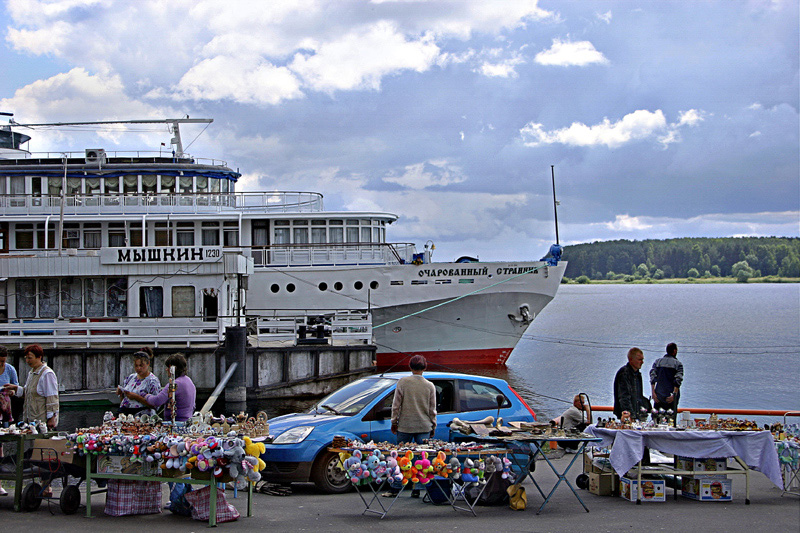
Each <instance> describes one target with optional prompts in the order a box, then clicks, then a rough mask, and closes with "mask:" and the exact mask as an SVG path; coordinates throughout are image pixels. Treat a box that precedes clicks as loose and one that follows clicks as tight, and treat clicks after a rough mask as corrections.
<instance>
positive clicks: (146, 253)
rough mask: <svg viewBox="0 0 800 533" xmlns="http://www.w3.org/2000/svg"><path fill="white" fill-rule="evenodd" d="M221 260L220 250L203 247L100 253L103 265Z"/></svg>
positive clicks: (211, 261) (136, 249)
mask: <svg viewBox="0 0 800 533" xmlns="http://www.w3.org/2000/svg"><path fill="white" fill-rule="evenodd" d="M221 258H222V249H220V248H215V247H210V248H209V247H204V246H176V247H170V246H155V247H145V248H112V249H105V250H103V251H102V255H101V258H100V259H101V262H102V263H104V264H141V263H215V262H217V261H219V260H220V259H221Z"/></svg>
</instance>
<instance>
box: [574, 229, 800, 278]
mask: <svg viewBox="0 0 800 533" xmlns="http://www.w3.org/2000/svg"><path fill="white" fill-rule="evenodd" d="M562 259H565V260H566V261H568V265H567V271H566V274H565V277H567V278H570V279H575V278H583V277H585V278H588V279H585V278H584V279H580V281H589V280H615V281H636V280H664V279H671V278H721V277H732V278H736V280H737V281H747V280H748V279H750V278H762V277H767V276H776V277H780V278H797V277H800V238H796V237H721V238H707V237H700V238H694V237H685V238H679V239H665V240H656V239H648V240H643V241H629V240H616V241H603V242H593V243H586V244H576V245H569V246H565V247H564V254H563V256H562Z"/></svg>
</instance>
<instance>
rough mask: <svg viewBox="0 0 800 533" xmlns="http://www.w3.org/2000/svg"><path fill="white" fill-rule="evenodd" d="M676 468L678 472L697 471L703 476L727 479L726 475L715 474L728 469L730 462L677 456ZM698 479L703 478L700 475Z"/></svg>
mask: <svg viewBox="0 0 800 533" xmlns="http://www.w3.org/2000/svg"><path fill="white" fill-rule="evenodd" d="M675 468H676V469H678V470H695V471H700V472H703V474H702V476H714V477H716V478H720V479H725V478H726V477H727V476H726V475H725V474H715V472H717V471H718V470H727V469H728V460H727V459H726V458H724V457H722V458H703V459H696V458H693V457H681V456H679V455H676V456H675ZM697 477H698V478H699V477H701V475H700V474H698V475H697Z"/></svg>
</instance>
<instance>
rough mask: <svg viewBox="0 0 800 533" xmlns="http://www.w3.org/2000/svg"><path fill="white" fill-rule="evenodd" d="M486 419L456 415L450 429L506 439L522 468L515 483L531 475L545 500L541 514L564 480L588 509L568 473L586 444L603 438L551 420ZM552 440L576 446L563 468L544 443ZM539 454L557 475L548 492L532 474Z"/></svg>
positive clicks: (490, 438) (496, 439)
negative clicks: (466, 419) (478, 419)
mask: <svg viewBox="0 0 800 533" xmlns="http://www.w3.org/2000/svg"><path fill="white" fill-rule="evenodd" d="M489 418H492V417H489ZM482 422H483V421H482ZM486 422H488V423H481V422H479V423H474V422H465V421H461V420H459V419H455V420H454V421H453V422H452V423H451V425H450V429H451V433H452V432H453V431H456V432H458V433H460V434H463V435H468V436H472V435H477V436H479V437H480V438H481V439H486V440H489V441H492V440H495V441H496V442H499V443H503V444H504V445H505V446H506V447H507V448H508V449H509V450H512V451H513V452H514V453H511V454H509V457H510V458H511V461H512V462H513V463H515V464H516V466H517V467H518V469H519V470H520V476H519V478H518V479H517V481H516V483H515V485H516V486H517V487H519V486H520V485H521V484H522V482H523V481H524V480H525V478H526V477H527V478H529V479H530V480H531V482H532V483H533V486H534V487H536V490H537V491H539V494H540V495H541V496H542V498H543V500H544V501H543V502H542V504H541V506H539V509H537V511H536V514H540V513H541V512H542V510H543V509H544V508H545V506H546V505H547V504H548V503H549V502H550V500H551V498H552V497H553V494H555V492H556V489H558V487H559V486H560V485H561V483H564V484H565V485H566V486H567V487H568V488H569V489H570V490H571V491H572V493H573V494H574V495H575V498H576V499H577V500H578V502H579V503H580V504H581V506H583V509H584V510H585V511H586V512H587V513H588V512H589V508H588V507H587V506H586V504H585V503H584V501H583V499H582V498H581V496H580V494H579V493H578V491H577V490H575V487H573V486H572V484H571V483H570V482H569V479H568V478H567V475H568V473H569V471H570V469H571V468H572V467H573V465H574V464H575V462H576V460H577V458H578V457H580V456H581V455H582V453H583V450H584V449H585V448H586V446H587V445H589V444H594V443H599V442H600V440H601V439H600V438H598V437H596V436H594V435H590V434H587V433H584V432H581V431H578V430H576V429H564V428H561V427H555V426H554V425H553V424H551V423H549V422H547V423H535V422H534V423H530V422H509V423H508V425H504V424H503V419H502V418H500V419H498V422H497V423H495V421H494V420H488V421H486ZM456 438H457V440H460V439H461V438H460V437H456ZM551 442H554V443H556V444H565V445H570V446H572V447H574V452H575V454H574V455H573V457H572V460H571V461H570V462H569V463H567V465H566V466H565V467H564V468H563V469H562V470H561V471H559V470H558V468H557V467H556V465H555V464H553V462H552V461H551V460H550V457H548V455H547V453H545V447H549V444H550V443H551ZM539 456H541V457H542V458H543V459H544V461H545V463H546V464H547V465H548V466H549V467H550V469H551V470H552V471H553V473H554V474H555V475H556V482H555V484H554V485H553V486H552V487H551V488H550V492H548V493H547V494H545V493H544V491H543V490H542V488H541V486H540V485H539V483H538V482H537V480H536V478H535V477H534V474H533V472H534V470H535V465H536V460H537V458H538V457H539Z"/></svg>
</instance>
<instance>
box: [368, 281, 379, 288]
mask: <svg viewBox="0 0 800 533" xmlns="http://www.w3.org/2000/svg"><path fill="white" fill-rule="evenodd" d="M369 288H370V289H372V290H375V289H377V288H378V282H377V281H371V282H370V284H369Z"/></svg>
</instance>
